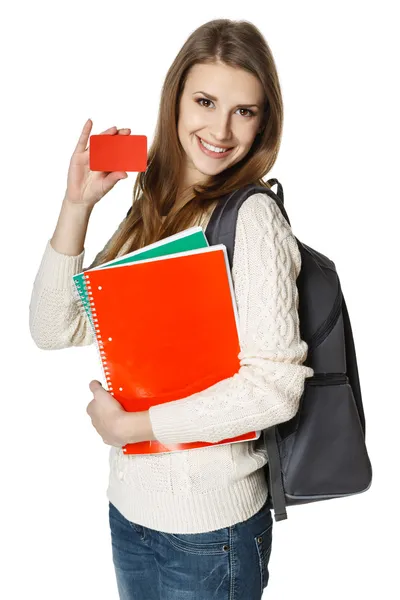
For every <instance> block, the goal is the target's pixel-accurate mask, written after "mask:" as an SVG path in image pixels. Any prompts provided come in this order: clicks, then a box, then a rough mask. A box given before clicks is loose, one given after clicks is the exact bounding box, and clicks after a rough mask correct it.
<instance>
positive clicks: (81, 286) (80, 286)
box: [73, 273, 96, 333]
mask: <svg viewBox="0 0 400 600" xmlns="http://www.w3.org/2000/svg"><path fill="white" fill-rule="evenodd" d="M73 280H74V283H75V285H74V286H73V290H74V296H75V298H76V299H77V300H80V304H79V307H80V308H81V307H83V309H84V311H85V313H86V316H87V317H88V319H89V323H90V325H91V327H92V328H93V331H94V332H95V329H94V327H93V321H92V315H91V311H90V304H89V301H88V299H87V298H88V296H87V291H86V285H85V279H84V273H80V274H79V275H75V276H74V277H73ZM95 333H96V332H95Z"/></svg>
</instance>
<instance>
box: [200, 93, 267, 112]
mask: <svg viewBox="0 0 400 600" xmlns="http://www.w3.org/2000/svg"><path fill="white" fill-rule="evenodd" d="M195 94H204V96H208V98H211V100H218V98H216V97H215V96H212V95H211V94H207V92H202V91H201V90H200V91H198V92H194V93H193V94H192V95H193V96H194V95H195ZM239 106H244V107H246V108H250V107H252V106H253V107H254V106H255V107H256V108H260V106H259V104H237V105H236V106H235V107H234V108H238V107H239Z"/></svg>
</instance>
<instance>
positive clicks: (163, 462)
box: [29, 193, 314, 533]
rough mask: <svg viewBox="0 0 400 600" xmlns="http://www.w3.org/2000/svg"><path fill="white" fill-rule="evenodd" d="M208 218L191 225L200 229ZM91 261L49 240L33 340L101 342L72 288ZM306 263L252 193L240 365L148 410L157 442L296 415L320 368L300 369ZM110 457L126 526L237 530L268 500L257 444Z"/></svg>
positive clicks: (245, 225) (245, 227) (269, 207)
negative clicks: (300, 281)
mask: <svg viewBox="0 0 400 600" xmlns="http://www.w3.org/2000/svg"><path fill="white" fill-rule="evenodd" d="M211 214H212V209H211V210H210V211H209V212H208V214H207V215H206V216H205V217H204V218H203V219H202V220H200V221H198V223H196V224H201V225H202V226H203V229H204V231H205V229H206V226H207V223H208V221H209V218H210V217H211ZM117 231H118V230H117ZM114 235H115V234H114ZM110 241H111V240H110ZM108 243H109V242H108ZM123 253H124V248H121V251H120V252H119V255H122V254H123ZM84 254H85V250H83V251H82V253H81V254H80V255H79V256H67V255H64V254H60V253H58V252H56V251H55V250H54V249H53V247H52V246H51V243H50V240H48V242H47V245H46V248H45V251H44V255H43V257H42V261H41V264H40V266H39V271H38V273H37V275H36V278H35V281H34V285H33V291H32V297H31V302H30V306H29V312H30V332H31V336H32V338H33V340H34V341H35V343H36V345H37V346H38V347H39V348H41V349H43V350H52V349H59V348H67V347H70V346H85V345H88V344H93V343H94V342H95V338H94V335H93V333H92V330H91V327H90V325H89V323H88V321H87V318H86V316H85V314H84V312H83V311H82V308H81V307H80V304H79V301H78V300H77V299H76V297H75V295H74V293H73V287H72V286H73V281H72V275H74V274H76V273H80V272H82V271H83V258H84ZM300 267H301V255H300V252H299V250H298V247H297V242H296V240H295V237H294V235H293V233H292V230H291V228H290V226H289V225H288V223H287V222H286V220H285V219H284V217H283V216H282V214H281V212H280V210H279V208H278V206H277V205H276V203H275V202H274V200H272V199H271V198H270V197H269V196H268V195H267V194H263V193H257V194H254V195H252V196H251V197H250V198H248V199H247V200H246V201H245V202H244V203H243V205H242V206H241V208H240V210H239V214H238V221H237V230H236V241H235V253H234V260H233V269H232V279H233V284H234V290H235V296H236V302H237V308H238V314H239V340H240V347H241V352H240V354H239V360H240V369H239V371H238V372H237V373H236V374H235V375H234V376H233V377H230V378H228V379H225V380H222V381H220V382H218V383H216V384H215V385H213V386H211V387H209V388H207V389H205V390H204V391H202V392H200V393H196V394H193V395H192V396H189V397H187V398H183V399H181V400H176V401H174V402H170V403H168V404H161V405H158V406H154V407H152V408H151V409H150V418H151V422H152V426H153V430H154V434H155V437H156V438H157V439H158V440H160V441H161V442H163V443H165V444H169V443H181V442H182V443H183V442H192V441H198V440H202V441H206V442H217V441H219V440H222V439H225V438H230V437H234V436H238V435H241V434H243V433H246V432H248V431H253V430H262V429H265V428H267V427H270V426H272V425H275V424H276V423H281V422H283V421H287V420H289V419H290V418H292V417H293V416H294V415H295V413H296V412H297V410H298V407H299V401H300V397H301V395H302V393H303V389H304V379H305V378H306V377H311V376H312V375H313V373H314V372H313V369H311V368H310V367H306V366H305V365H303V364H302V363H303V362H304V361H305V359H306V357H307V351H308V347H307V344H306V342H305V341H304V340H301V339H300V332H299V317H298V290H297V286H296V279H297V276H298V274H299V271H300ZM96 360H98V357H96ZM109 461H110V476H109V485H108V489H107V497H108V499H109V500H110V501H111V502H112V503H113V504H114V505H115V506H116V507H117V508H118V510H119V511H120V512H121V513H122V514H123V515H124V516H125V517H126V518H127V519H129V520H130V521H133V522H136V523H139V524H141V525H144V526H146V527H150V528H152V529H157V530H160V531H165V532H168V533H201V532H206V531H211V530H214V529H220V528H222V527H228V526H230V525H234V524H235V523H238V522H241V521H244V520H246V519H248V518H249V517H251V516H252V515H254V514H255V513H256V512H257V511H258V510H259V509H260V508H261V506H262V505H263V503H264V502H265V500H266V498H267V493H268V488H267V482H266V479H265V474H264V470H263V467H264V465H265V464H266V462H267V456H266V453H265V451H264V449H263V448H262V441H261V438H260V439H259V440H257V441H253V442H239V443H234V444H227V445H222V446H214V447H204V448H199V449H195V450H186V451H182V452H174V453H170V454H158V455H125V454H124V453H123V452H122V451H121V449H119V448H115V447H110V454H109Z"/></svg>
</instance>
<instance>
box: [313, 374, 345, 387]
mask: <svg viewBox="0 0 400 600" xmlns="http://www.w3.org/2000/svg"><path fill="white" fill-rule="evenodd" d="M305 382H306V383H307V384H308V385H324V384H326V385H341V384H344V383H349V378H348V376H347V375H346V373H315V374H314V375H313V376H312V377H307V378H306V379H305Z"/></svg>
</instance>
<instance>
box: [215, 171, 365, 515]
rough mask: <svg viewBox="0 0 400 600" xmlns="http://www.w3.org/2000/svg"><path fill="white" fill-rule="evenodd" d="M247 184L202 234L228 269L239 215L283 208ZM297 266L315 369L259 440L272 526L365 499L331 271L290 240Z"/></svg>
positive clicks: (352, 360) (356, 391)
mask: <svg viewBox="0 0 400 600" xmlns="http://www.w3.org/2000/svg"><path fill="white" fill-rule="evenodd" d="M267 183H268V184H270V185H275V184H277V185H278V191H277V194H275V193H274V192H273V191H272V190H270V189H269V188H267V187H263V186H261V185H256V184H249V185H247V186H245V187H243V188H241V189H239V190H236V191H235V192H233V193H231V194H227V195H226V196H224V197H222V198H221V199H220V201H219V202H218V204H217V206H216V207H215V209H214V211H213V213H212V216H211V219H210V221H209V223H208V226H207V228H206V231H205V235H206V237H207V240H208V242H209V244H210V245H215V244H224V245H225V246H226V248H227V253H228V257H229V263H230V267H231V269H232V264H233V252H234V246H235V232H236V221H237V216H238V210H239V208H240V206H241V205H242V203H243V202H244V201H245V200H246V199H247V198H248V197H249V196H251V195H252V194H255V193H258V192H262V193H264V194H268V196H271V197H272V198H273V199H274V200H275V202H276V203H277V204H278V206H279V208H280V210H281V212H282V214H283V216H284V217H285V219H286V220H287V222H288V223H289V225H290V221H289V218H288V216H287V213H286V211H285V208H284V206H283V189H282V185H281V184H280V183H279V181H278V180H277V179H270V180H269V181H268V182H267ZM296 241H297V244H298V248H299V250H300V253H301V259H302V266H301V271H300V273H299V276H298V278H297V281H296V285H297V288H298V292H299V320H300V333H301V338H302V339H303V340H305V341H306V342H307V344H308V356H307V359H306V361H305V362H304V364H305V365H306V366H309V367H311V368H313V369H314V376H313V377H308V378H306V379H305V387H304V392H303V394H302V397H301V400H300V406H299V410H298V412H297V414H296V415H295V416H294V417H293V418H292V419H291V420H290V421H286V422H284V423H280V424H278V425H275V426H273V427H270V428H268V429H265V430H264V431H263V432H262V436H261V437H260V442H261V444H263V446H264V448H265V450H266V453H267V456H268V462H267V464H266V465H265V469H266V477H267V481H268V484H269V486H268V487H269V493H268V500H267V503H268V506H269V507H270V508H273V509H274V517H275V521H281V520H283V519H287V513H286V505H289V506H290V505H295V504H305V503H309V502H316V501H318V500H328V499H331V498H341V497H344V496H351V495H354V494H359V493H361V492H365V491H366V490H368V489H369V487H370V486H371V481H372V468H371V463H370V460H369V457H368V452H367V449H366V445H365V417H364V410H363V404H362V398H361V388H360V381H359V376H358V369H357V359H356V352H355V347H354V340H353V334H352V330H351V324H350V319H349V315H348V312H347V307H346V302H345V300H344V297H343V293H342V290H341V286H340V281H339V277H338V274H337V272H336V267H335V264H334V263H333V262H332V261H331V260H330V259H329V258H327V257H326V256H324V255H323V254H321V253H320V252H317V251H316V250H314V249H313V248H310V247H309V246H306V244H303V243H302V242H300V241H299V240H298V239H297V238H296Z"/></svg>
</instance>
